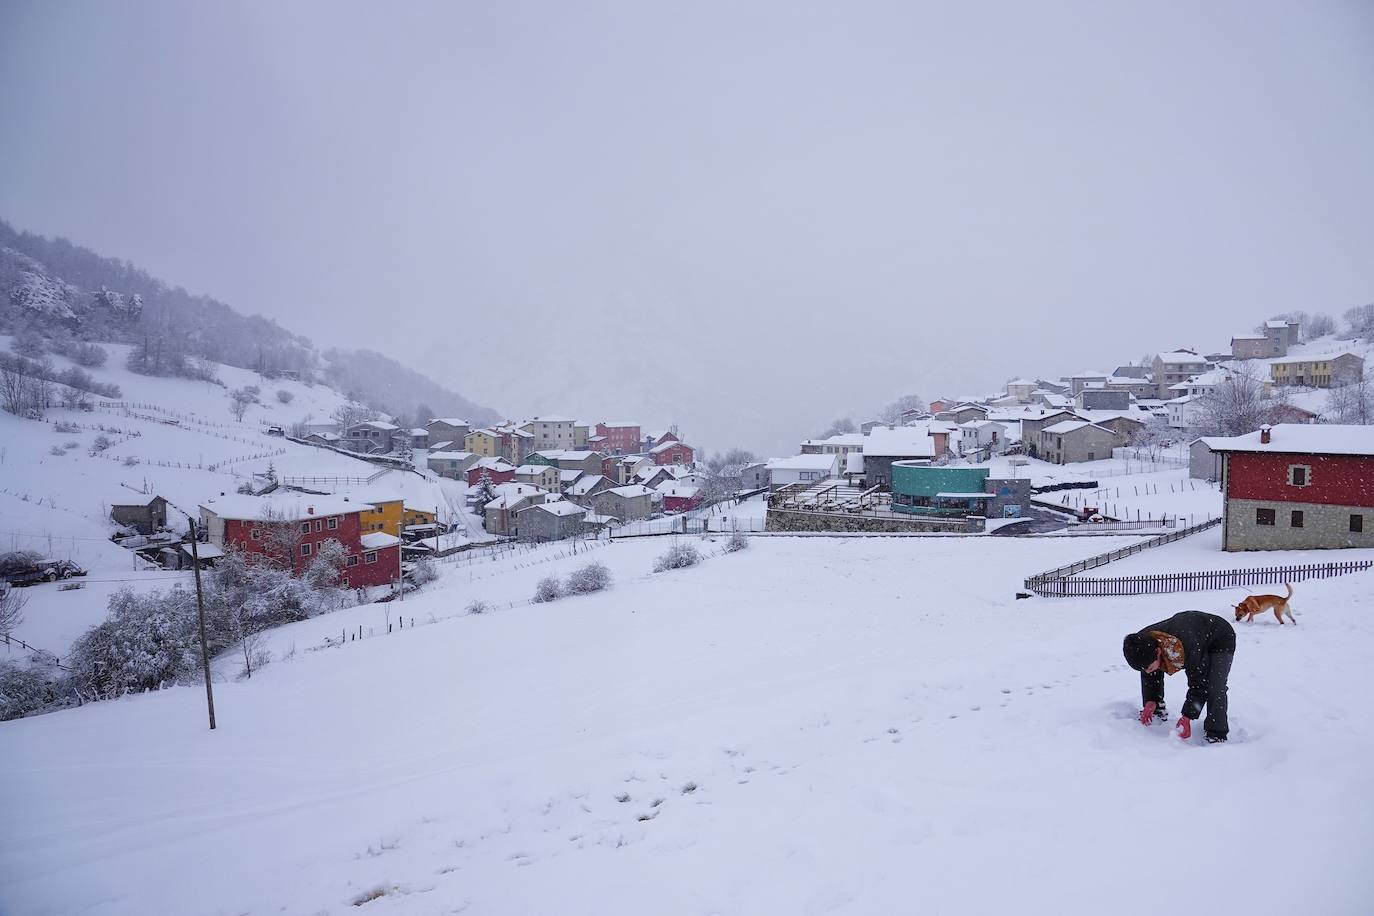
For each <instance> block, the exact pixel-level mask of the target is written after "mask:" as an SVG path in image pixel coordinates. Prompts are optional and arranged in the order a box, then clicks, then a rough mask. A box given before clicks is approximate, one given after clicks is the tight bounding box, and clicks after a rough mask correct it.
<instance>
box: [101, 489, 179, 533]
mask: <svg viewBox="0 0 1374 916" xmlns="http://www.w3.org/2000/svg"><path fill="white" fill-rule="evenodd" d="M110 518H111V519H112V520H113V521H114V523H115V524H117V525H123V526H124V527H125V528H130V529H132V530H134V531H137V532H138V533H139V534H152V533H153V532H155V531H160V530H162V529H163V528H166V527H167V500H165V499H163V498H162V497H161V496H156V495H154V494H152V493H139V492H138V491H137V490H130V489H129V488H127V487H119V488H117V489H115V490H114V491H113V492H112V493H111V495H110Z"/></svg>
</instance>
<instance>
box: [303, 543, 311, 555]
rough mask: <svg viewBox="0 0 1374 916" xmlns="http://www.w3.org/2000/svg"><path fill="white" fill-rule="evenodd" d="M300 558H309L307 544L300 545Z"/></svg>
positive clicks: (308, 546)
mask: <svg viewBox="0 0 1374 916" xmlns="http://www.w3.org/2000/svg"><path fill="white" fill-rule="evenodd" d="M301 556H303V557H308V556H310V545H309V544H302V545H301Z"/></svg>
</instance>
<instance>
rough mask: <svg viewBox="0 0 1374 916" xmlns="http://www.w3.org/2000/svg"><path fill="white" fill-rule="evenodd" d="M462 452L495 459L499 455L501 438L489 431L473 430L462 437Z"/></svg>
mask: <svg viewBox="0 0 1374 916" xmlns="http://www.w3.org/2000/svg"><path fill="white" fill-rule="evenodd" d="M463 451H465V452H472V453H473V454H474V455H481V456H482V457H483V458H496V457H498V456H499V455H500V454H501V437H500V436H498V435H496V433H494V432H492V431H491V430H489V429H474V430H473V431H472V432H470V433H468V434H467V435H466V436H464V437H463Z"/></svg>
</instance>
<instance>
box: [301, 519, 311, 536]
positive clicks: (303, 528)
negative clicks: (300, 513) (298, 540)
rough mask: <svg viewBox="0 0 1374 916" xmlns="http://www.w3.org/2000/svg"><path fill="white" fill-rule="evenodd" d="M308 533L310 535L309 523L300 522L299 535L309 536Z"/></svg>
mask: <svg viewBox="0 0 1374 916" xmlns="http://www.w3.org/2000/svg"><path fill="white" fill-rule="evenodd" d="M309 533H310V523H309V522H301V534H309Z"/></svg>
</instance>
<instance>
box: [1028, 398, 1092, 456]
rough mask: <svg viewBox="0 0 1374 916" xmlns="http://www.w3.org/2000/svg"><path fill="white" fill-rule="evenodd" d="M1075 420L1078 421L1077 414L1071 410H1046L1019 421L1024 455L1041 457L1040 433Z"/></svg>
mask: <svg viewBox="0 0 1374 916" xmlns="http://www.w3.org/2000/svg"><path fill="white" fill-rule="evenodd" d="M1076 419H1078V414H1076V413H1074V412H1073V411H1071V410H1047V411H1044V412H1042V413H1041V414H1040V415H1039V416H1035V417H1024V418H1023V419H1022V420H1021V441H1022V443H1024V445H1025V448H1026V454H1027V455H1029V456H1030V457H1032V458H1039V457H1041V456H1040V431H1041V430H1042V429H1044V428H1045V427H1046V426H1053V425H1054V424H1056V423H1063V422H1064V421H1065V420H1076Z"/></svg>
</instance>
